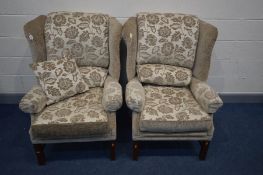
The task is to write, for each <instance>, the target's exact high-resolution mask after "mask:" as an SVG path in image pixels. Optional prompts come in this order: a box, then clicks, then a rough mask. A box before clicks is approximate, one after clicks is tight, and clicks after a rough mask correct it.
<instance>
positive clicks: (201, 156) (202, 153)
mask: <svg viewBox="0 0 263 175" xmlns="http://www.w3.org/2000/svg"><path fill="white" fill-rule="evenodd" d="M209 144H210V141H200V145H201V150H200V153H199V160H205V158H206V154H207V151H208V147H209Z"/></svg>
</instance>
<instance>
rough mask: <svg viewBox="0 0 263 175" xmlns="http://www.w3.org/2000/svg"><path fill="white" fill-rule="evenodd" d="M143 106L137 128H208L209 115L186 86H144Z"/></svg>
mask: <svg viewBox="0 0 263 175" xmlns="http://www.w3.org/2000/svg"><path fill="white" fill-rule="evenodd" d="M144 89H145V107H144V109H143V111H142V113H141V116H140V130H141V131H150V132H188V131H199V132H200V131H208V130H209V129H210V128H211V127H212V124H213V122H212V117H210V116H209V115H208V114H207V113H206V112H205V111H204V110H203V109H202V108H201V106H200V105H199V104H198V103H197V102H196V101H195V99H194V97H193V95H192V93H191V92H190V91H189V89H187V88H176V87H163V86H144Z"/></svg>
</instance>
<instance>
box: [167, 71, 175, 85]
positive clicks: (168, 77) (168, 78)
mask: <svg viewBox="0 0 263 175" xmlns="http://www.w3.org/2000/svg"><path fill="white" fill-rule="evenodd" d="M165 79H166V80H167V82H170V83H173V82H174V76H173V75H172V73H171V72H167V73H166V74H165Z"/></svg>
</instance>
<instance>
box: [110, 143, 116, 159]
mask: <svg viewBox="0 0 263 175" xmlns="http://www.w3.org/2000/svg"><path fill="white" fill-rule="evenodd" d="M115 148H116V143H115V142H112V143H111V153H110V159H111V160H115V159H116V152H115Z"/></svg>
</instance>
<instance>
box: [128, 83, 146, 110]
mask: <svg viewBox="0 0 263 175" xmlns="http://www.w3.org/2000/svg"><path fill="white" fill-rule="evenodd" d="M125 100H126V104H127V106H128V107H129V108H130V109H131V110H132V111H136V112H141V111H142V110H143V108H144V105H145V92H144V88H143V87H142V84H141V83H140V82H139V81H138V79H137V78H134V79H132V80H131V81H129V83H128V84H127V85H126V92H125Z"/></svg>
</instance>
